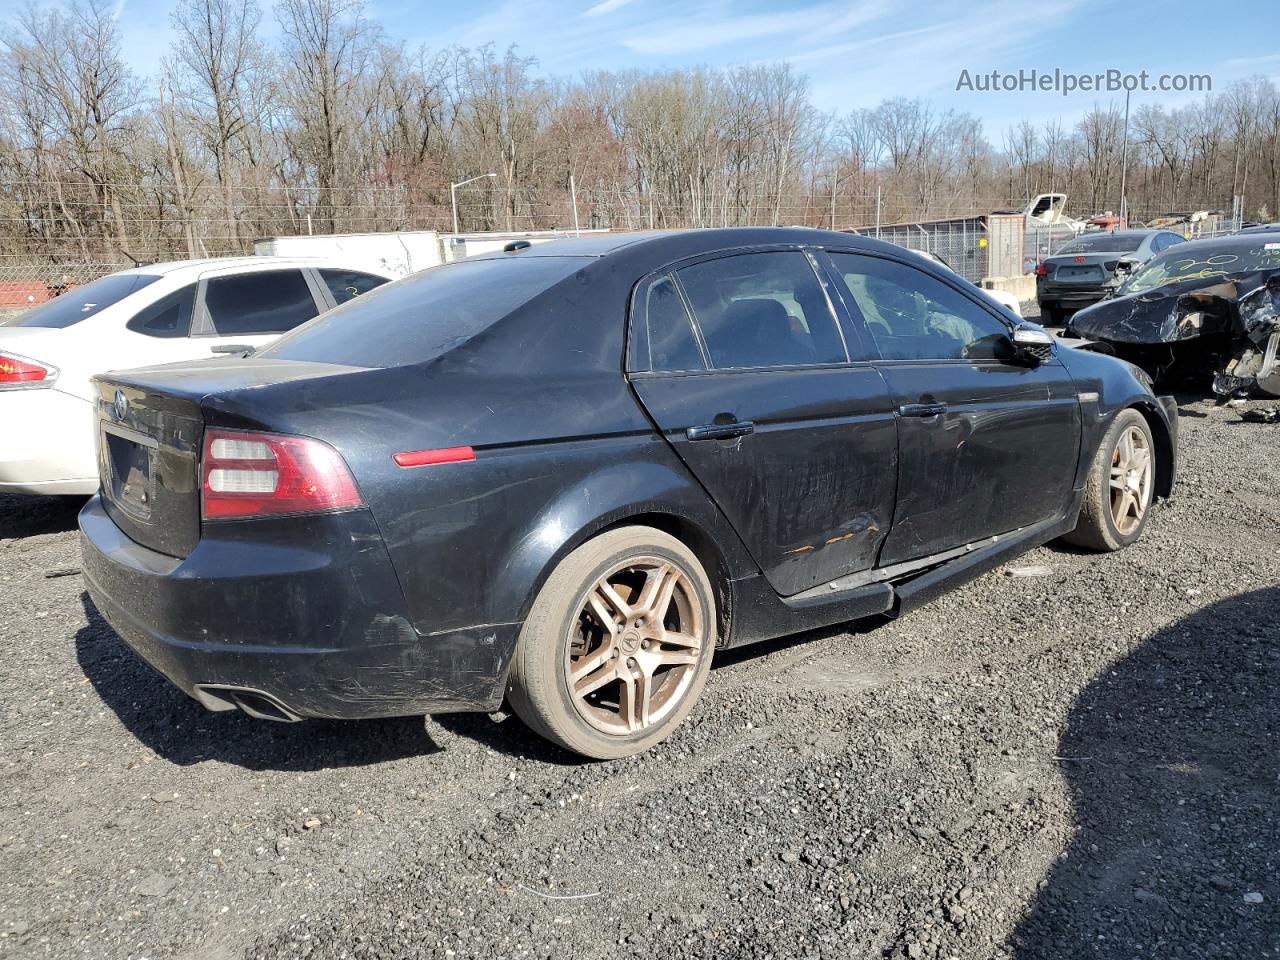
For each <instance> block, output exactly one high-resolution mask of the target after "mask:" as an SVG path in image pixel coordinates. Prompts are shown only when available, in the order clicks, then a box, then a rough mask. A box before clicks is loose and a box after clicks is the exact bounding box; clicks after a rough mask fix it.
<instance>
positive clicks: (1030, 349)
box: [1009, 324, 1053, 367]
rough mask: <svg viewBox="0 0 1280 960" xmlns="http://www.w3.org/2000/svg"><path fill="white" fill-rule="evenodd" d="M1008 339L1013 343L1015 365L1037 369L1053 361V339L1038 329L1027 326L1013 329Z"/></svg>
mask: <svg viewBox="0 0 1280 960" xmlns="http://www.w3.org/2000/svg"><path fill="white" fill-rule="evenodd" d="M1009 339H1010V341H1012V343H1013V359H1014V362H1015V363H1025V364H1026V365H1027V366H1029V367H1038V366H1040V364H1042V363H1048V362H1049V361H1050V360H1051V359H1053V337H1052V336H1051V335H1050V334H1048V333H1047V332H1045V331H1044V330H1041V329H1040V328H1039V327H1033V326H1030V325H1027V324H1023V325H1021V326H1017V327H1014V328H1013V333H1012V334H1010V336H1009Z"/></svg>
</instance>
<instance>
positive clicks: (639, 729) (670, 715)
mask: <svg viewBox="0 0 1280 960" xmlns="http://www.w3.org/2000/svg"><path fill="white" fill-rule="evenodd" d="M715 609H716V608H715V598H714V594H713V593H712V589H711V582H710V580H709V579H708V578H707V574H706V571H705V570H703V568H702V564H701V563H700V562H699V561H698V558H697V557H696V556H694V554H693V552H692V551H691V550H690V549H689V548H688V547H686V546H685V545H684V544H683V543H681V542H680V541H679V540H677V539H675V538H674V537H672V536H669V535H668V534H665V533H663V532H662V531H660V530H655V529H653V528H651V527H639V526H637V527H623V528H619V529H616V530H610V531H606V532H605V533H602V534H601V535H600V536H598V537H596V538H595V539H594V540H590V541H588V542H587V543H585V544H583V545H582V546H580V547H579V548H578V549H576V550H575V551H573V553H571V554H569V555H568V556H567V557H565V558H564V560H562V561H561V562H560V564H559V566H557V567H556V569H555V570H554V571H553V572H552V574H551V576H550V577H549V578H548V579H547V582H546V583H545V584H544V585H543V587H542V589H541V590H540V591H539V592H538V596H537V599H536V600H534V603H533V607H532V609H531V610H530V612H529V617H528V619H526V620H525V624H524V628H523V629H522V630H521V633H520V640H519V643H518V645H517V647H516V653H515V658H514V660H513V662H512V667H511V681H510V684H509V688H508V700H509V702H510V704H511V706H512V709H514V710H515V712H516V714H517V715H518V716H519V717H520V719H522V720H523V721H524V722H525V723H526V724H528V725H529V727H530V728H532V729H533V730H534V731H535V732H536V733H539V734H541V735H542V736H544V737H546V738H547V739H548V740H551V741H552V742H553V743H557V744H559V745H560V746H562V747H564V748H565V749H566V750H571V751H573V752H574V753H579V754H582V755H583V756H586V757H592V758H595V759H601V760H604V759H612V758H616V757H626V756H630V755H632V754H635V753H640V752H642V751H644V750H647V749H649V748H650V747H652V746H654V745H655V744H657V743H660V742H661V741H662V740H665V739H666V738H667V737H668V736H669V735H670V734H671V732H672V731H673V730H675V728H676V727H677V726H679V724H680V722H681V721H682V720H683V719H684V718H685V717H686V716H687V715H688V713H689V710H690V709H691V708H692V707H693V704H694V702H695V701H696V700H697V699H698V696H699V695H700V694H701V693H702V688H703V686H704V685H705V684H706V680H707V674H708V673H709V671H710V669H711V658H712V654H713V653H714V651H715V643H716V617H715Z"/></svg>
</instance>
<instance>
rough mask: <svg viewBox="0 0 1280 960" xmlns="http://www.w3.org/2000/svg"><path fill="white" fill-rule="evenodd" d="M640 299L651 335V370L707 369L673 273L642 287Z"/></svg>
mask: <svg viewBox="0 0 1280 960" xmlns="http://www.w3.org/2000/svg"><path fill="white" fill-rule="evenodd" d="M638 302H639V303H640V304H641V305H642V307H643V310H644V313H643V316H644V318H645V326H646V331H647V333H648V335H649V366H648V369H650V370H659V371H673V370H705V369H706V364H705V363H704V362H703V360H702V350H701V349H700V348H699V347H698V341H697V340H696V339H695V338H694V335H693V324H692V322H690V320H689V312H688V311H687V310H686V309H685V307H684V301H683V300H681V299H680V292H679V291H678V290H676V282H675V280H674V279H672V278H671V276H670V275H664V276H660V277H654V278H653V279H652V280H650V281H649V282H648V283H646V284H645V285H644V287H643V288H642V290H641V293H640V296H639V298H638Z"/></svg>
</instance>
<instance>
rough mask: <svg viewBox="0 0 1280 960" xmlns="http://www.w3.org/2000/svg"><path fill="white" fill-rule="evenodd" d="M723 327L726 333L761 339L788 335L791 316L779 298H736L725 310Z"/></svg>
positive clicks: (756, 339)
mask: <svg viewBox="0 0 1280 960" xmlns="http://www.w3.org/2000/svg"><path fill="white" fill-rule="evenodd" d="M721 329H722V330H723V331H724V333H725V334H726V335H732V336H735V337H744V338H749V339H751V340H755V341H759V340H761V339H763V338H779V337H783V336H786V334H787V333H788V332H790V330H791V316H790V315H789V314H788V313H787V309H786V307H784V306H783V305H782V304H780V303H779V302H778V301H777V300H768V299H765V298H763V297H759V298H753V299H747V300H735V301H733V303H731V304H729V306H728V308H727V309H726V310H725V312H724V322H723V323H722V324H721Z"/></svg>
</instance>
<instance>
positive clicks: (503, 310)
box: [255, 256, 590, 367]
mask: <svg viewBox="0 0 1280 960" xmlns="http://www.w3.org/2000/svg"><path fill="white" fill-rule="evenodd" d="M589 262H590V260H588V259H586V258H583V257H523V258H521V257H518V256H516V257H503V258H501V259H493V260H463V261H461V262H459V263H451V264H446V265H445V266H440V267H432V268H431V269H429V270H424V271H422V272H421V273H416V274H413V275H412V276H409V277H405V278H404V279H403V280H399V281H397V282H396V283H388V284H385V285H383V286H381V287H379V288H378V289H377V290H374V291H372V292H370V293H367V294H365V295H364V296H362V297H356V298H355V299H354V300H351V301H349V302H348V303H346V304H343V305H342V306H341V307H338V308H336V309H334V310H330V311H329V312H328V313H326V314H325V315H324V316H323V317H321V318H320V319H319V320H317V321H316V322H315V323H309V324H307V325H306V326H305V327H301V328H300V329H298V330H295V331H294V332H293V333H291V334H289V335H288V336H287V337H282V338H281V339H280V340H278V341H277V342H276V343H274V344H272V345H271V346H270V347H268V348H267V349H265V350H260V351H258V353H257V354H255V356H259V357H276V358H278V359H281V360H310V361H314V362H318V363H342V364H348V365H350V366H355V367H398V366H403V365H406V364H414V363H426V362H427V361H428V360H433V359H435V358H436V357H439V356H441V355H443V354H444V353H447V352H448V351H449V350H451V349H453V348H454V347H456V346H459V345H460V344H463V343H465V342H466V341H467V340H469V339H471V338H472V337H474V336H475V335H476V334H478V333H480V332H482V331H484V330H485V329H487V328H488V327H490V326H492V325H493V324H495V323H497V322H498V321H499V320H501V319H502V318H503V317H505V316H506V315H507V314H509V313H511V311H513V310H515V309H516V308H517V307H519V306H520V305H522V304H524V303H527V302H528V301H529V300H532V299H533V298H534V297H536V296H537V295H538V294H540V293H543V292H545V291H546V290H548V289H550V288H551V287H552V286H554V285H555V284H557V283H559V282H560V281H561V280H564V279H565V278H567V277H570V276H572V275H573V274H574V273H576V272H577V271H578V270H581V269H582V268H583V267H584V266H586V265H587V264H588V263H589Z"/></svg>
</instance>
